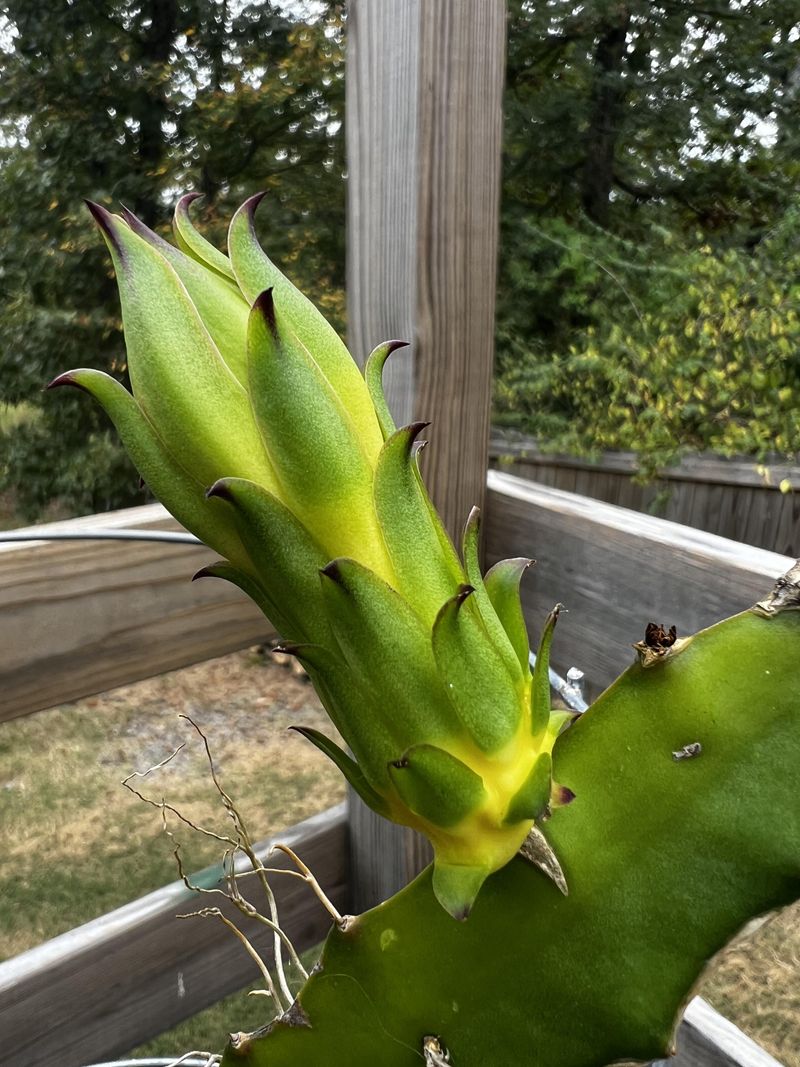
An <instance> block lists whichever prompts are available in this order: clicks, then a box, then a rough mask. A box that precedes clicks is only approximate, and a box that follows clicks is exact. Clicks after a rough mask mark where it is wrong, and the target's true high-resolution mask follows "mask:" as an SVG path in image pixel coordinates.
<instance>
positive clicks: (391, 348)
mask: <svg viewBox="0 0 800 1067" xmlns="http://www.w3.org/2000/svg"><path fill="white" fill-rule="evenodd" d="M410 344H411V342H410V341H387V342H386V348H387V352H386V355H387V357H388V356H391V354H392V352H396V351H397V350H398V349H399V348H408V346H409V345H410Z"/></svg>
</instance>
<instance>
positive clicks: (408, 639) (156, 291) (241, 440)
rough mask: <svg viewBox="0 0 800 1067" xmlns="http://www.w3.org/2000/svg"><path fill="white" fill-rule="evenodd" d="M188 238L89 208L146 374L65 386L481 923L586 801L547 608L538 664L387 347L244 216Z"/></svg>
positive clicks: (443, 881) (183, 205)
mask: <svg viewBox="0 0 800 1067" xmlns="http://www.w3.org/2000/svg"><path fill="white" fill-rule="evenodd" d="M193 199H194V197H193V196H192V195H191V194H190V195H189V196H187V197H184V198H183V199H182V200H181V201H180V202H179V204H178V206H177V208H176V212H175V218H174V233H175V238H176V242H177V246H175V245H172V244H170V243H169V242H168V241H166V240H164V239H163V238H161V237H160V236H158V235H157V234H155V233H153V232H152V231H151V230H150V229H148V228H147V227H146V226H145V225H144V224H143V223H142V222H140V221H139V220H138V219H137V218H136V217H135V216H134V215H133V214H131V213H130V212H128V211H127V210H123V213H122V215H121V216H116V215H112V214H110V213H109V212H108V211H107V210H106V209H105V208H102V207H100V206H98V205H90V209H91V211H92V214H93V215H94V217H95V219H96V221H97V223H98V225H99V226H100V229H101V231H102V233H103V236H104V238H105V240H106V243H107V245H108V248H109V251H110V253H111V258H112V261H113V264H114V269H115V271H116V276H117V283H118V286H119V292H120V302H121V306H122V319H123V325H124V330H125V339H126V345H127V355H128V369H129V374H130V381H131V388H132V391H131V392H129V391H128V390H127V389H126V388H124V386H123V385H121V384H120V383H119V382H118V381H116V380H115V379H113V378H111V377H109V376H108V375H105V374H103V373H101V372H99V371H96V370H90V369H81V370H74V371H69V372H67V373H66V374H63V375H61V376H60V377H59V378H57V379H55V381H54V382H53V383H51V384H52V385H66V384H70V385H74V386H76V387H78V388H81V389H83V390H84V391H86V392H88V393H90V394H91V395H93V396H94V397H95V398H96V399H97V400H98V402H99V403H100V404H101V405H102V406H103V408H104V409H105V410H106V412H107V413H108V415H109V416H110V418H111V420H112V422H113V423H114V424H115V426H116V428H117V430H118V432H119V434H120V437H121V439H122V442H123V444H124V446H125V448H126V449H127V451H128V452H129V454H130V455H131V457H132V459H133V461H134V463H135V464H136V466H137V467H138V469H139V471H140V473H141V475H142V477H143V479H144V481H145V482H146V483H147V484H148V485H149V487H150V489H151V490H152V491H153V493H154V494H155V495H156V496H157V497H158V499H160V500H161V501H162V503H163V504H164V505H165V506H166V507H167V508H168V509H169V510H170V511H171V512H172V513H173V515H175V517H176V518H177V519H178V520H179V521H180V522H181V523H183V525H184V526H186V527H187V528H188V529H190V530H192V531H193V532H195V533H196V534H197V535H198V536H199V537H200V538H201V539H202V540H203V541H204V542H206V543H207V544H208V545H209V546H212V547H214V548H215V550H216V551H218V552H219V553H220V554H221V555H222V556H223V557H224V559H222V560H221V561H220V562H219V563H216V564H213V565H212V566H210V567H206V568H204V569H203V571H202V572H201V574H203V575H211V576H215V577H222V578H225V579H227V580H228V581H231V582H233V583H235V584H236V585H238V586H239V587H240V588H241V589H242V590H243V591H244V592H245V593H246V594H247V595H248V596H250V597H251V598H252V599H253V600H254V601H255V602H256V603H257V604H258V605H259V607H260V608H261V609H262V610H263V611H264V613H265V614H266V615H267V616H268V618H269V619H270V620H271V622H272V623H273V624H274V625H275V627H276V628H277V629H278V630H279V632H280V633H281V634H282V636H283V637H284V639H285V640H286V641H287V642H289V644H288V645H286V646H285V647H286V648H287V650H290V651H292V652H294V653H295V654H296V655H297V656H298V657H299V658H300V660H301V661H302V662H303V663H304V664H305V666H306V668H307V670H308V672H309V674H310V676H311V678H312V680H313V682H314V684H315V686H316V688H317V691H318V693H319V695H320V698H321V699H322V702H323V704H324V705H325V707H326V709H327V711H328V713H329V715H330V717H331V719H332V721H333V723H334V725H335V727H336V728H337V729H338V731H339V733H340V734H341V735H342V737H343V738H344V740H345V742H346V744H347V746H348V748H349V752H346V751H345V750H344V749H342V748H340V747H339V746H338V745H337V744H336V743H334V742H333V741H332V740H331V739H330V738H327V737H325V736H324V735H323V734H321V733H319V732H318V731H315V730H310V729H306V728H303V727H299V728H298V729H300V732H301V733H303V735H304V736H305V737H307V738H308V739H309V740H310V741H311V742H312V743H313V744H315V745H316V746H317V747H318V748H319V749H320V750H321V751H322V752H323V753H324V754H325V755H327V756H328V757H329V758H331V759H332V760H333V761H334V762H335V763H336V765H337V766H338V767H339V768H340V770H341V771H342V773H343V774H344V775H345V777H346V778H347V779H348V781H349V782H350V784H351V785H352V787H353V788H354V790H355V791H356V792H357V793H358V794H360V796H361V797H362V799H363V800H364V801H365V802H366V803H367V804H369V805H370V806H371V807H372V808H373V809H374V810H376V811H377V812H379V813H380V814H382V815H384V816H386V817H387V818H389V819H391V820H393V821H395V822H398V823H400V824H403V825H406V826H412V827H414V828H416V829H417V830H420V831H421V832H422V833H424V834H426V835H427V837H428V838H429V839H430V841H431V842H432V844H433V848H434V855H435V864H434V876H433V886H434V891H435V893H436V895H437V897H438V899H439V900H440V902H441V903H442V905H443V907H445V908H446V909H447V910H448V911H449V912H450V913H451V914H452V915H454V916H457V917H459V918H465V917H466V916H467V915H468V913H469V910H470V908H471V906H472V904H473V902H474V900H475V898H476V895H477V893H478V891H479V889H480V887H481V885H482V884H483V882H484V880H485V879H486V878H487V877H488V876H489V875H490V874H491V873H493V872H494V871H496V870H498V869H499V868H500V867H502V866H504V865H505V864H506V863H507V862H508V861H509V860H510V859H511V858H512V857H513V856H514V855H515V854H516V852H517V851H518V849H519V848H520V846H521V844H522V842H523V841H524V840H525V838H526V836H527V835H528V833H529V831H530V829H531V827H532V826H533V824H534V822H536V821H537V820H539V819H541V818H544V817H545V816H546V815H547V813H548V812H549V810H550V808H551V806H552V805H553V804H555V803H560V802H565V801H566V800H567V799H570V797H571V794H570V793H569V790H565V789H564V788H562V787H558V786H554V785H553V782H552V777H551V760H550V752H551V749H552V747H553V744H554V742H555V737H556V735H557V733H558V730H559V729H560V728H561V726H562V725H563V722H564V718H563V715H561V714H560V713H553V712H552V710H551V708H550V695H549V685H548V680H547V661H548V655H549V647H550V640H551V637H552V630H553V626H554V624H555V618H556V614H557V613H554V614H553V615H552V616H551V617H550V619H549V620H548V622H547V624H546V626H545V631H544V635H543V638H542V644H541V646H540V650H539V657H538V660H537V665H536V669H535V670H534V672H533V674H531V670H530V667H529V664H528V636H527V632H526V629H525V623H524V619H523V617H522V610H521V607H520V599H519V584H520V580H521V577H522V574H523V573H524V571H525V569H526V567H527V565H528V563H529V561H526V560H506V561H504V562H502V563H500V564H497V565H496V566H495V567H493V568H492V569H491V570H490V571H489V572H488V574H486V575H485V576H484V575H482V573H481V569H480V566H479V562H478V515H477V512H473V514H472V515H471V516H470V518H469V521H468V522H467V527H466V531H465V535H464V542H463V546H462V552H461V554H460V555H459V554H458V553H457V552H456V550H455V548H454V546H453V544H452V542H451V541H450V539H449V537H448V536H447V534H446V532H445V530H444V528H443V526H442V523H441V521H440V519H439V517H438V515H437V513H436V511H435V509H434V507H433V505H432V503H431V501H430V499H429V497H428V494H427V491H426V489H425V486H424V483H423V481H422V477H421V475H420V470H419V462H418V454H419V449H420V446H419V444H418V438H419V435H420V433H421V432H422V430H423V429H424V426H425V424H424V423H415V424H413V425H411V426H405V427H400V428H397V427H396V426H395V425H394V422H393V420H392V417H391V414H390V412H389V409H388V407H387V405H386V401H385V398H384V395H383V388H382V381H381V375H382V369H383V366H384V363H385V361H386V359H387V358H388V356H389V355H390V354H391V352H393V351H394V350H396V349H397V348H398V347H401V343H400V342H387V343H385V344H383V345H380V346H379V347H378V348H376V349H375V351H374V352H373V354H372V355H371V357H370V358H369V360H368V361H367V364H366V367H365V369H364V373H363V374H362V372H361V371H360V370H359V368H358V366H357V365H356V363H355V362H354V361H353V359H352V358H351V356H350V354H349V353H348V351H347V349H346V348H345V346H344V344H343V343H342V341H341V340H340V339H339V337H338V336H337V335H336V333H335V331H334V330H333V329H332V328H331V326H330V325H329V324H328V323H327V322H326V321H325V319H324V318H323V317H322V315H320V313H319V312H318V311H317V309H316V308H315V307H314V306H313V305H312V304H311V302H310V301H309V300H308V299H307V298H306V297H305V296H303V294H302V293H300V291H299V290H298V289H296V288H295V286H294V285H293V284H292V283H291V282H290V281H289V280H288V279H287V278H286V277H285V276H284V275H283V274H282V273H281V272H280V271H279V270H278V268H277V267H276V266H275V265H274V264H273V263H272V261H271V260H270V259H269V257H268V256H267V255H266V253H265V252H264V251H263V249H262V248H261V246H260V244H259V242H258V240H257V237H256V233H255V227H254V212H255V208H256V206H257V205H258V203H259V202H260V199H261V197H253V198H251V199H250V200H248V201H247V202H246V203H245V204H244V205H243V206H242V207H241V208H240V209H239V210H238V211H237V212H236V214H235V215H234V217H233V219H232V221H231V225H230V230H229V235H228V251H229V256H228V255H225V254H224V253H223V252H221V251H219V250H218V249H216V248H215V247H214V246H212V245H211V244H209V243H208V242H207V241H206V240H205V239H204V238H203V237H202V236H201V235H200V233H198V231H197V230H196V229H195V228H194V226H193V225H192V222H191V218H190V215H189V205H190V204H191V202H192V200H193Z"/></svg>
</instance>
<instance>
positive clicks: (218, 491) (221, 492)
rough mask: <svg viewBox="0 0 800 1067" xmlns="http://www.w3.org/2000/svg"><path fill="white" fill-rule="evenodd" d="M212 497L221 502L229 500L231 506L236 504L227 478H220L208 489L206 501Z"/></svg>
mask: <svg viewBox="0 0 800 1067" xmlns="http://www.w3.org/2000/svg"><path fill="white" fill-rule="evenodd" d="M212 497H218V498H219V499H220V500H227V501H228V502H229V503H231V504H233V503H234V496H233V493H232V492H231V489H230V486H229V485H228V480H227V478H220V479H219V480H218V481H216V482H214V484H213V485H211V486H209V487H208V489H206V500H211V498H212Z"/></svg>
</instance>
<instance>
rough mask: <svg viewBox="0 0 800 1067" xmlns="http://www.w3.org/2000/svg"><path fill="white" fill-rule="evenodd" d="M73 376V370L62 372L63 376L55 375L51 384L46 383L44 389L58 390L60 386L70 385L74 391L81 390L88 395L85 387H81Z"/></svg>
mask: <svg viewBox="0 0 800 1067" xmlns="http://www.w3.org/2000/svg"><path fill="white" fill-rule="evenodd" d="M74 374H75V371H74V370H68V371H64V373H63V374H58V375H56V377H55V378H53V380H52V382H48V383H47V385H46V386H45V389H60V388H61V386H62V385H72V386H74V387H75V388H76V389H82V390H83V392H84V393H88V391H89V390H88V389H87V388H86V386H84V385H81V383H80V382H79V381H78V380H77V379H76V378H75V377H74Z"/></svg>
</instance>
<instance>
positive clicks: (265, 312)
mask: <svg viewBox="0 0 800 1067" xmlns="http://www.w3.org/2000/svg"><path fill="white" fill-rule="evenodd" d="M253 311H257V312H258V314H259V315H260V316H261V318H262V319H263V320H264V322H265V323H266V324H267V329H268V330H269V332H270V333H271V334H275V335H277V332H278V327H277V323H276V322H275V301H274V299H273V295H272V286H270V287H269V289H265V290H264V291H263V292H261V293H259V294H258V296H257V297H256V299H255V301H254V303H253Z"/></svg>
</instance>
